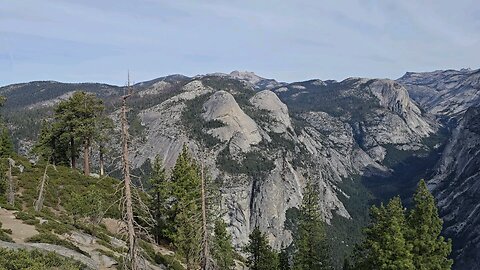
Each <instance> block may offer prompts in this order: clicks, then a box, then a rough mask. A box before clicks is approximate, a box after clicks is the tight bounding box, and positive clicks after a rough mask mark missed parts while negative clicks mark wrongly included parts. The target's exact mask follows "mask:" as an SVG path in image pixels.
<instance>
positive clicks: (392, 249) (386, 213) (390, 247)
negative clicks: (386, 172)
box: [354, 197, 415, 270]
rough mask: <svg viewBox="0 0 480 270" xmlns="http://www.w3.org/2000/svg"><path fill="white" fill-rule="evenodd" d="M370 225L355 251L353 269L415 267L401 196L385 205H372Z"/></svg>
mask: <svg viewBox="0 0 480 270" xmlns="http://www.w3.org/2000/svg"><path fill="white" fill-rule="evenodd" d="M370 216H371V224H370V225H369V226H368V227H367V228H366V229H365V240H364V241H363V242H362V243H361V245H360V246H358V248H357V250H356V252H355V268H354V269H365V270H367V269H378V270H397V269H398V270H400V269H402V270H410V269H412V270H413V269H415V267H414V265H413V255H412V253H411V249H412V247H411V245H410V244H408V242H407V240H406V239H405V234H406V230H407V222H406V219H405V210H404V208H403V206H402V202H401V200H400V198H399V197H395V198H393V199H391V200H390V201H389V203H388V204H387V206H386V207H385V206H384V205H383V204H382V205H380V207H375V206H373V207H372V208H371V210H370Z"/></svg>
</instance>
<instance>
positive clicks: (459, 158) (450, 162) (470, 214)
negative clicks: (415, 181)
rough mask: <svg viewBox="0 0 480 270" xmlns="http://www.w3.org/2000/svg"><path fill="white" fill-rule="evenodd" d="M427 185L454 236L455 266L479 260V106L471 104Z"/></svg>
mask: <svg viewBox="0 0 480 270" xmlns="http://www.w3.org/2000/svg"><path fill="white" fill-rule="evenodd" d="M428 186H429V188H430V189H431V190H432V192H433V193H434V195H435V196H436V198H437V203H438V207H439V209H440V215H441V217H442V219H443V220H444V222H445V223H444V230H445V234H446V235H447V236H448V237H452V238H453V247H454V251H455V252H454V259H455V269H475V268H476V267H477V266H478V265H479V264H480V238H479V237H478V235H479V234H480V109H479V108H470V109H468V110H467V112H466V113H465V116H464V117H463V120H462V121H461V122H460V124H459V126H458V127H457V128H456V129H455V130H454V132H453V136H452V138H451V140H450V142H449V144H448V145H447V146H446V147H445V149H444V152H443V155H442V159H441V160H440V162H439V164H438V167H437V171H436V174H435V176H434V177H433V178H432V179H430V180H429V181H428Z"/></svg>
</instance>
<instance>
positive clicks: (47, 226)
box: [36, 220, 74, 235]
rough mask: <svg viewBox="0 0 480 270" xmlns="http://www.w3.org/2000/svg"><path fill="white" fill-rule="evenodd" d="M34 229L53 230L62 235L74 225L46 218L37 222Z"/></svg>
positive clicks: (41, 230) (40, 230)
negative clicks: (40, 222) (46, 219)
mask: <svg viewBox="0 0 480 270" xmlns="http://www.w3.org/2000/svg"><path fill="white" fill-rule="evenodd" d="M36 229H37V231H39V232H54V233H56V234H60V235H62V234H65V233H69V232H71V231H72V230H73V229H74V227H73V226H71V225H69V224H65V223H60V222H58V221H55V220H48V221H46V222H44V223H42V224H37V225H36Z"/></svg>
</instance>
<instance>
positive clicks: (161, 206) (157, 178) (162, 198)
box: [148, 156, 168, 243]
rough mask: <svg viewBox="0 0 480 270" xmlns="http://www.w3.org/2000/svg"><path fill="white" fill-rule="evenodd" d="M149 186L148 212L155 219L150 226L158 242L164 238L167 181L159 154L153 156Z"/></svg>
mask: <svg viewBox="0 0 480 270" xmlns="http://www.w3.org/2000/svg"><path fill="white" fill-rule="evenodd" d="M149 183H150V185H151V188H150V190H149V192H148V193H149V195H150V212H151V213H152V216H153V218H154V220H155V225H154V227H153V228H152V234H153V236H154V238H155V242H157V243H160V240H161V239H162V238H165V235H164V231H165V227H166V221H165V217H166V215H167V209H168V206H167V194H168V193H167V192H168V182H167V175H166V172H165V168H164V167H163V164H162V160H161V159H160V157H159V156H156V157H155V160H154V162H153V168H152V174H151V177H150V179H149Z"/></svg>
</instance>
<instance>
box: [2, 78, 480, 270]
mask: <svg viewBox="0 0 480 270" xmlns="http://www.w3.org/2000/svg"><path fill="white" fill-rule="evenodd" d="M132 89H133V90H134V95H133V97H132V98H131V99H130V100H129V102H130V103H129V106H130V107H131V111H130V113H129V122H130V131H131V133H132V135H133V138H132V143H131V150H130V151H131V156H132V158H133V160H132V167H133V168H134V172H135V173H136V174H138V176H139V179H142V178H144V177H147V176H148V171H149V170H150V168H151V167H150V166H151V162H152V160H154V159H155V157H156V156H159V157H160V158H161V159H162V160H163V162H164V164H165V166H166V167H167V168H171V167H172V166H173V165H174V162H175V160H176V157H177V156H178V154H179V152H180V151H181V149H182V146H183V145H184V144H186V145H188V147H189V149H190V150H191V151H192V153H193V154H194V156H195V157H196V158H197V160H199V161H201V162H202V163H203V164H204V165H205V166H206V168H208V171H209V174H210V176H211V178H212V179H213V180H214V181H215V182H216V183H218V184H219V186H220V193H221V201H222V203H221V205H222V209H223V216H224V219H225V221H226V222H227V224H228V227H229V231H230V232H231V233H232V236H233V241H234V244H235V245H236V246H237V247H240V246H242V245H244V244H245V243H246V242H247V241H248V234H249V233H250V232H251V230H253V228H254V227H259V228H260V229H261V230H262V231H265V232H267V234H268V237H269V240H270V242H271V244H272V245H273V247H275V248H277V249H278V248H281V247H282V246H288V245H289V244H290V242H291V241H292V235H291V232H290V229H291V228H290V226H291V222H290V221H291V219H292V218H293V217H294V216H295V215H296V213H297V210H298V209H297V208H298V206H299V204H300V203H301V199H302V192H303V187H304V186H305V182H306V180H307V179H311V180H313V181H314V182H315V183H316V184H318V185H319V186H320V193H321V194H320V199H321V202H320V205H321V211H322V216H323V217H324V219H325V221H326V222H327V223H328V224H329V226H327V229H328V231H329V234H328V235H329V236H330V238H331V239H330V240H331V243H332V244H331V245H332V248H333V250H334V254H335V259H336V260H337V264H339V263H341V262H340V261H341V258H343V255H344V254H345V253H348V252H349V251H351V249H352V248H353V245H354V244H355V243H356V242H357V241H358V239H359V237H360V232H361V227H362V226H364V225H365V224H366V223H367V222H368V218H367V214H368V207H369V205H370V204H372V203H378V202H380V201H385V200H387V199H389V198H390V197H392V196H395V195H400V196H401V197H402V198H404V199H406V200H407V201H408V200H409V199H410V198H411V195H412V192H413V190H414V189H415V185H416V183H417V182H418V181H419V180H420V179H422V178H424V179H425V180H426V181H427V183H428V186H429V188H430V190H431V191H432V192H433V194H434V195H435V197H436V198H437V203H438V207H439V210H440V214H441V217H442V219H443V220H444V232H443V234H444V235H445V236H447V237H449V238H451V239H452V241H453V248H454V251H453V255H452V256H453V258H454V259H455V265H454V268H455V269H474V268H475V267H476V266H478V265H480V235H479V233H480V219H479V215H478V214H477V213H478V211H479V209H480V195H479V194H480V193H479V192H478V191H479V187H480V185H479V184H478V183H480V182H479V181H480V169H479V168H480V167H479V165H480V154H479V153H480V128H479V127H480V122H479V120H478V119H480V118H479V116H480V109H479V108H478V106H480V95H479V91H480V70H470V69H462V70H444V71H434V72H422V73H416V72H407V73H406V74H405V75H404V76H402V77H401V78H399V79H397V80H390V79H367V78H348V79H345V80H343V81H334V80H325V81H324V80H318V79H314V80H308V81H302V82H289V83H286V82H278V81H276V80H273V79H265V78H262V77H260V76H257V75H256V74H254V73H252V72H240V71H234V72H232V73H230V74H224V73H214V74H207V75H198V76H194V77H188V76H183V75H171V76H166V77H161V78H157V79H154V80H151V81H146V82H141V83H138V84H135V85H134V86H133V87H132ZM78 90H82V91H87V92H92V93H95V94H97V96H99V97H100V98H102V99H103V100H104V101H105V104H106V106H107V108H108V112H109V113H110V116H111V117H112V118H113V119H116V118H118V108H119V107H118V106H119V102H120V96H121V95H122V94H123V93H124V92H125V91H127V89H126V87H121V86H113V85H107V84H99V83H75V84H71V83H60V82H54V81H41V82H40V81H39V82H30V83H20V84H14V85H8V86H4V87H1V88H0V95H3V96H5V97H7V101H6V103H5V106H4V108H3V112H2V115H3V117H4V118H5V121H6V122H7V124H8V126H9V128H10V130H11V131H12V133H13V138H14V140H15V145H16V147H17V149H18V151H19V152H21V153H22V154H25V155H29V150H30V149H31V148H32V145H33V144H34V142H35V140H36V139H37V136H38V133H39V130H40V127H41V122H42V119H44V118H48V117H50V116H51V115H52V111H51V109H52V107H53V106H54V105H55V104H56V103H58V102H59V101H60V100H62V99H66V98H68V97H70V96H71V95H72V94H73V92H74V91H78ZM117 122H118V121H117ZM117 137H118V134H117V133H115V132H114V133H113V134H112V138H113V142H112V145H111V148H112V152H113V153H115V152H116V151H118V146H117V144H116V143H115V140H117V139H118V138H117ZM114 156H115V154H112V158H110V161H109V171H110V172H111V174H112V175H114V174H115V172H116V171H118V170H117V169H118V167H119V165H120V164H119V161H118V159H115V158H113V157H114ZM94 158H95V157H94ZM140 181H142V180H139V182H140Z"/></svg>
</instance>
